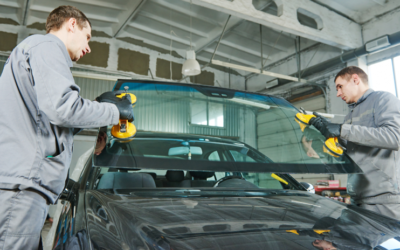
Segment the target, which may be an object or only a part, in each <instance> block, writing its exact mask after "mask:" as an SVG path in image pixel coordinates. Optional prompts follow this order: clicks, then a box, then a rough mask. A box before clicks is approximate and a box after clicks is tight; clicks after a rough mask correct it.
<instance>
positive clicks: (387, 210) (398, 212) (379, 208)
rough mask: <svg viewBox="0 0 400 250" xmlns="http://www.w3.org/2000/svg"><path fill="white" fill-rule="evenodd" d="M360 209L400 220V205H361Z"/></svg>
mask: <svg viewBox="0 0 400 250" xmlns="http://www.w3.org/2000/svg"><path fill="white" fill-rule="evenodd" d="M359 207H361V208H364V209H367V210H370V211H373V212H375V213H378V214H381V215H385V216H387V217H390V218H392V219H395V220H400V204H373V205H369V204H360V205H359Z"/></svg>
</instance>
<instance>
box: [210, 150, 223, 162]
mask: <svg viewBox="0 0 400 250" xmlns="http://www.w3.org/2000/svg"><path fill="white" fill-rule="evenodd" d="M208 160H210V161H221V159H220V158H219V155H218V152H217V151H214V152H213V153H211V154H210V156H209V157H208Z"/></svg>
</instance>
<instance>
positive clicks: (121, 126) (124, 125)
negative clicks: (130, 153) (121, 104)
mask: <svg viewBox="0 0 400 250" xmlns="http://www.w3.org/2000/svg"><path fill="white" fill-rule="evenodd" d="M126 95H129V96H130V98H131V103H132V106H133V107H134V105H135V104H136V96H135V95H134V94H131V93H128V92H127V89H125V93H121V94H119V95H116V97H118V98H122V97H124V96H126ZM111 134H112V135H113V136H114V137H115V138H118V139H119V140H123V141H125V140H126V141H131V140H132V139H133V137H134V136H135V135H136V127H135V125H133V123H131V122H129V121H128V120H123V119H120V120H119V123H118V125H114V126H113V127H112V128H111Z"/></svg>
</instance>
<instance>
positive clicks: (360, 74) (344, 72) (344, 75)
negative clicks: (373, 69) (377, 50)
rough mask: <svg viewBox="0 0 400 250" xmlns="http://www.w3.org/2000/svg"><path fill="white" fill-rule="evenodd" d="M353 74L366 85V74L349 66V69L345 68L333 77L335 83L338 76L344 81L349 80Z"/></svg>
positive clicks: (357, 68)
mask: <svg viewBox="0 0 400 250" xmlns="http://www.w3.org/2000/svg"><path fill="white" fill-rule="evenodd" d="M353 74H357V75H358V77H360V79H361V80H362V81H363V83H364V84H366V85H368V75H367V73H365V72H364V70H362V69H361V68H359V67H356V66H349V67H346V68H344V69H342V70H341V71H339V73H337V75H336V77H335V82H336V79H337V78H338V77H339V76H340V77H342V78H345V79H346V80H350V77H351V76H352V75H353Z"/></svg>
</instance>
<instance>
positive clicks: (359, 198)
mask: <svg viewBox="0 0 400 250" xmlns="http://www.w3.org/2000/svg"><path fill="white" fill-rule="evenodd" d="M335 84H336V90H337V96H338V97H340V98H342V100H343V101H345V102H346V103H347V104H348V105H349V108H350V113H349V114H348V115H347V116H346V117H345V120H344V124H334V123H330V122H329V121H327V120H326V119H324V118H323V117H321V116H318V117H317V118H314V119H312V121H311V124H312V125H314V126H315V127H316V128H317V129H318V130H319V131H321V133H322V134H323V135H324V136H325V137H326V138H329V137H339V138H340V140H341V143H343V144H344V145H345V146H346V148H347V154H348V155H349V156H350V157H351V158H352V159H353V160H354V161H355V162H356V163H357V164H358V165H359V166H360V167H361V169H362V170H363V172H364V174H352V175H350V176H349V179H348V184H347V192H348V193H349V194H350V195H351V196H352V198H353V201H354V203H355V204H357V205H359V206H361V207H363V208H366V209H369V210H372V211H374V212H377V213H380V214H383V215H386V216H388V217H391V218H395V219H397V220H400V185H399V184H400V152H399V148H400V101H399V100H398V99H397V98H396V97H395V96H394V95H392V94H390V93H388V92H383V91H373V90H372V89H369V86H368V76H367V74H366V73H365V72H364V71H363V70H362V69H360V68H358V67H354V66H351V67H347V68H345V69H343V70H341V71H340V72H339V73H338V74H337V75H336V78H335Z"/></svg>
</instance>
